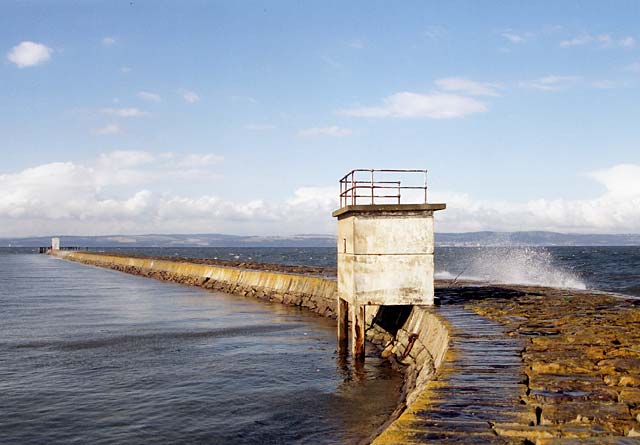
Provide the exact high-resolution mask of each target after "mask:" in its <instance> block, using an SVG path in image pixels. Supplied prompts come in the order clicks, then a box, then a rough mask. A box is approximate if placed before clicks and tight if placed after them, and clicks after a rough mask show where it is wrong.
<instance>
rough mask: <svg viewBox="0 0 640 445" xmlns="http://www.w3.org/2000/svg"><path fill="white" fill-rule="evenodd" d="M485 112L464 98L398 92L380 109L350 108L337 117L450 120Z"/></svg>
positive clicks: (384, 102)
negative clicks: (342, 115)
mask: <svg viewBox="0 0 640 445" xmlns="http://www.w3.org/2000/svg"><path fill="white" fill-rule="evenodd" d="M485 111H487V106H486V105H485V104H483V103H482V102H479V101H478V100H476V99H473V98H470V97H466V96H461V95H457V94H445V93H437V92H436V93H429V94H419V93H410V92H401V93H395V94H392V95H391V96H388V97H386V98H385V99H384V100H383V104H382V105H381V106H377V107H357V108H350V109H345V110H340V111H339V112H338V113H339V114H344V115H347V116H357V117H395V118H430V119H450V118H457V117H464V116H467V115H469V114H473V113H483V112H485Z"/></svg>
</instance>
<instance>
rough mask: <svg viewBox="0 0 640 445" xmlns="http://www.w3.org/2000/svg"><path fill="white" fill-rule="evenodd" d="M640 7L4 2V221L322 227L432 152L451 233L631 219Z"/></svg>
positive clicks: (0, 168)
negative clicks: (358, 176)
mask: <svg viewBox="0 0 640 445" xmlns="http://www.w3.org/2000/svg"><path fill="white" fill-rule="evenodd" d="M639 19H640V4H638V3H637V2H632V1H629V2H623V1H619V2H615V4H609V3H608V2H585V1H582V2H569V1H564V2H472V1H469V2H423V1H420V2H402V3H400V2H398V3H395V2H393V3H392V2H370V1H367V2H350V3H347V4H345V3H344V2H285V1H281V2H232V1H229V2H198V1H185V2H177V1H175V2H158V1H153V2H152V1H134V2H130V1H111V2H96V1H92V2H65V1H51V2H36V1H20V2H17V1H16V2H9V1H7V2H3V3H2V4H1V5H0V43H1V44H2V48H0V50H2V55H3V63H2V64H0V97H1V98H2V100H1V101H0V135H1V136H0V150H2V151H1V153H2V163H1V164H0V236H15V235H34V234H48V233H53V232H56V233H61V232H62V231H64V232H66V233H78V234H80V233H82V234H97V233H102V234H104V233H142V232H149V231H153V232H186V233H188V232H225V233H255V234H289V233H309V232H321V233H331V232H333V230H334V224H335V223H334V222H333V221H332V220H331V218H330V216H329V212H330V210H331V209H332V208H333V207H335V205H336V201H335V195H336V194H337V193H336V189H337V185H336V181H337V179H338V178H339V177H340V176H342V174H344V173H345V172H346V171H348V170H350V169H352V168H359V167H365V168H369V167H376V168H381V167H395V168H398V167H400V168H428V169H429V170H430V181H429V182H430V190H431V195H430V196H431V200H432V201H434V200H442V201H446V202H447V203H448V204H449V210H447V211H446V212H442V213H441V214H439V215H438V216H441V218H439V226H438V229H439V230H441V231H466V230H484V229H490V230H525V229H543V230H558V231H565V232H609V233H618V232H639V231H640V210H639V209H640V179H639V178H640V149H639V147H638V145H639V144H638V141H639V139H640V125H638V121H639V115H640V114H639V113H638V103H640V94H639V93H640V89H639V87H640V20H639Z"/></svg>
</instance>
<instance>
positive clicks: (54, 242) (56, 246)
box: [51, 237, 60, 250]
mask: <svg viewBox="0 0 640 445" xmlns="http://www.w3.org/2000/svg"><path fill="white" fill-rule="evenodd" d="M51 250H60V238H58V237H55V238H51Z"/></svg>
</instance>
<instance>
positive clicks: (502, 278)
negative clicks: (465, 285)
mask: <svg viewBox="0 0 640 445" xmlns="http://www.w3.org/2000/svg"><path fill="white" fill-rule="evenodd" d="M468 255H469V256H468V257H467V258H465V260H466V261H467V263H465V262H464V261H465V260H462V265H461V268H460V270H459V271H458V273H455V274H454V273H451V272H449V271H446V270H441V271H438V272H436V278H437V279H442V280H453V279H455V278H456V277H458V276H459V278H461V279H465V280H472V281H484V282H492V283H502V284H523V285H533V286H546V287H558V288H569V289H582V290H585V289H587V285H586V284H585V282H584V281H583V280H582V279H581V278H580V277H579V276H578V275H577V274H576V273H574V272H573V271H571V270H568V269H566V268H564V267H562V266H561V265H559V264H558V263H557V261H556V260H555V258H554V257H553V255H552V254H551V252H549V251H548V250H546V249H544V248H540V247H536V248H531V247H495V248H483V249H480V250H477V251H475V252H472V253H471V252H470V253H469V254H468Z"/></svg>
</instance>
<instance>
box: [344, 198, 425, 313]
mask: <svg viewBox="0 0 640 445" xmlns="http://www.w3.org/2000/svg"><path fill="white" fill-rule="evenodd" d="M337 247H338V277H339V278H338V280H339V281H338V292H339V295H340V298H342V299H344V300H346V301H349V302H353V303H355V304H359V305H361V304H368V305H371V304H373V305H379V304H387V305H404V304H433V293H434V290H433V279H434V258H433V252H434V234H433V212H432V211H415V212H407V211H404V212H354V213H347V214H345V215H342V216H340V217H339V219H338V246H337Z"/></svg>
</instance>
